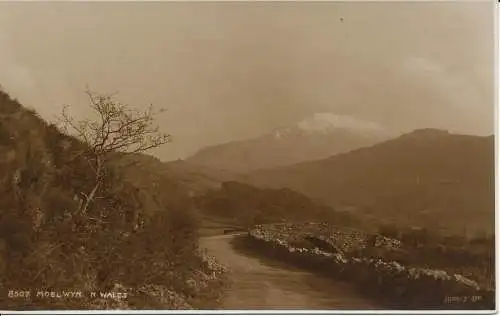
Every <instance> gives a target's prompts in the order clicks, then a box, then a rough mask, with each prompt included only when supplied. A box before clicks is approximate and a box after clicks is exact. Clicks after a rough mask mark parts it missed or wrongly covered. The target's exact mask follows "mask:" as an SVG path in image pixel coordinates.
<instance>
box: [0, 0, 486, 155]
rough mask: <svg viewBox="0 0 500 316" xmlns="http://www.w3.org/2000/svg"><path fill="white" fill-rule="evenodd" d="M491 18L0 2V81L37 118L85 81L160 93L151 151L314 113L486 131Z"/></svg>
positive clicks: (140, 101)
mask: <svg viewBox="0 0 500 316" xmlns="http://www.w3.org/2000/svg"><path fill="white" fill-rule="evenodd" d="M341 18H342V19H341ZM493 21H494V20H493V10H492V5H491V2H490V1H463V2H461V1H422V2H418V1H411V2H378V1H375V2H358V1H346V2H266V3H263V2H258V3H257V2H190V1H183V2H161V1H159V2H41V3H39V2H37V3H33V2H2V3H0V68H1V69H2V72H1V73H0V84H1V85H2V86H3V87H4V88H5V89H6V90H7V91H9V93H10V94H11V95H12V96H13V97H16V98H18V99H19V100H20V101H21V102H22V103H23V104H25V105H26V106H28V107H33V108H35V109H36V110H37V112H38V113H40V115H41V116H42V117H44V118H46V119H49V120H52V119H53V115H54V114H58V113H60V109H61V106H62V105H63V104H69V105H71V106H72V108H71V110H72V113H73V114H74V115H75V116H78V117H84V116H86V114H88V112H87V111H86V108H85V106H86V104H87V99H86V95H85V94H84V90H85V86H86V85H87V84H88V85H89V86H90V88H92V89H93V90H95V91H98V92H102V93H115V92H118V94H117V97H118V98H119V99H120V100H122V101H124V102H129V103H131V104H132V105H134V106H143V105H144V106H147V105H149V103H153V104H154V105H156V106H158V107H165V108H167V109H168V111H167V112H166V113H165V114H164V115H162V116H160V117H159V118H158V122H159V123H160V124H161V125H162V126H163V127H164V128H165V130H166V131H167V132H169V133H171V134H172V135H173V142H172V144H170V145H169V146H167V147H166V148H164V149H159V150H157V151H154V152H153V153H154V154H155V155H156V156H157V157H159V158H161V159H162V160H175V159H177V158H185V157H188V156H189V155H192V154H194V153H195V152H196V151H197V150H199V149H200V148H203V147H206V146H210V145H216V144H220V143H226V142H232V141H238V140H243V139H249V138H255V137H259V136H261V135H263V134H265V133H268V132H269V131H271V130H272V129H273V128H275V127H279V126H288V125H291V124H293V123H295V122H297V121H300V120H302V119H303V118H305V117H309V116H312V115H314V113H335V114H338V115H347V116H350V117H355V118H359V119H366V120H370V121H376V122H379V123H380V124H382V125H383V126H386V127H388V128H391V129H395V130H398V131H404V132H407V131H411V130H414V129H416V128H426V127H435V128H442V129H447V130H450V131H453V132H459V133H467V134H479V135H487V134H491V133H492V131H493V126H494V124H493V122H494V120H493V113H494V112H493V100H494V87H495V86H494V84H493V83H494V73H493V69H494V58H493V57H494V54H493V52H494V42H495V41H494V23H493ZM28 22H29V23H28Z"/></svg>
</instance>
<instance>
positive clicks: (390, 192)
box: [245, 129, 495, 232]
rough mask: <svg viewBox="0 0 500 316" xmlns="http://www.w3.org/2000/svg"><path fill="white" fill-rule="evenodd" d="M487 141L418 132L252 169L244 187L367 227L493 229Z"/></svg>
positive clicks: (491, 163) (491, 162) (490, 157)
mask: <svg viewBox="0 0 500 316" xmlns="http://www.w3.org/2000/svg"><path fill="white" fill-rule="evenodd" d="M494 167H495V164H494V137H493V136H488V137H481V136H470V135H456V134H450V133H448V132H447V131H442V130H436V129H421V130H416V131H414V132H411V133H408V134H404V135H402V136H400V137H397V138H395V139H392V140H389V141H386V142H383V143H379V144H376V145H374V146H371V147H365V148H360V149H357V150H353V151H351V152H348V153H343V154H339V155H335V156H333V157H330V158H327V159H321V160H316V161H311V162H305V163H300V164H295V165H292V166H285V167H278V168H273V169H265V170H258V171H255V172H251V173H249V174H248V175H247V178H246V180H245V181H247V182H249V183H251V184H254V185H259V186H264V187H272V188H280V187H287V188H290V189H293V190H297V191H299V192H302V193H304V194H306V195H308V196H310V197H312V198H315V199H318V200H321V201H323V202H325V203H327V204H329V205H332V206H334V207H337V208H339V209H350V210H352V211H354V212H357V213H358V215H359V214H363V215H364V216H368V217H370V218H371V219H372V220H373V221H397V222H398V223H405V224H408V225H421V226H425V227H433V228H441V229H451V230H453V231H454V232H463V231H464V230H465V231H466V232H471V231H478V230H483V229H486V230H489V231H491V230H492V229H493V228H494V174H495V173H494V171H495V169H494Z"/></svg>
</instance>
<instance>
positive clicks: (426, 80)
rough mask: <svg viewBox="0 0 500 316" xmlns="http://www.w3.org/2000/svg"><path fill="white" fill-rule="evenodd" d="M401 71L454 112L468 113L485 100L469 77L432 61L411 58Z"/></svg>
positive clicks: (406, 61) (404, 63)
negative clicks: (436, 96)
mask: <svg viewBox="0 0 500 316" xmlns="http://www.w3.org/2000/svg"><path fill="white" fill-rule="evenodd" d="M402 70H403V72H404V73H405V74H406V75H409V76H410V78H412V79H413V80H416V81H418V82H419V83H420V84H422V85H424V86H425V88H426V89H428V90H429V91H432V92H433V93H436V94H437V95H439V96H440V98H441V99H442V100H444V101H446V105H448V106H451V107H452V108H453V109H454V110H459V111H467V112H468V113H470V110H474V109H475V108H477V106H478V105H479V103H480V102H481V101H482V100H484V99H485V98H484V96H483V95H482V94H481V92H480V89H479V87H478V86H477V85H476V84H475V83H474V82H473V81H471V79H469V78H470V77H467V76H465V75H464V74H461V73H458V72H452V71H450V70H448V69H446V68H445V67H444V66H443V65H442V64H440V63H437V62H435V61H433V60H430V59H427V58H423V57H411V58H408V59H406V60H405V61H404V62H403V67H402Z"/></svg>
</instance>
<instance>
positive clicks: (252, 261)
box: [200, 234, 378, 310]
mask: <svg viewBox="0 0 500 316" xmlns="http://www.w3.org/2000/svg"><path fill="white" fill-rule="evenodd" d="M238 235H240V234H231V235H217V236H210V237H203V238H201V240H200V245H201V247H202V248H205V249H207V252H208V253H209V254H210V255H212V256H215V257H216V258H217V260H218V261H219V262H220V263H222V264H224V265H226V266H227V267H228V268H229V269H230V278H231V286H230V287H229V288H228V289H227V293H226V295H225V297H224V300H223V303H222V306H221V308H222V309H231V310H234V309H289V310H290V309H297V310H300V309H315V310H332V309H341V310H349V309H377V308H378V307H377V306H375V304H374V303H372V302H371V301H369V300H367V299H364V298H362V297H360V296H359V295H357V294H356V293H355V291H354V289H352V287H351V286H350V285H349V284H347V283H344V282H336V281H334V280H332V279H328V278H324V277H321V276H318V275H316V274H314V273H311V272H308V271H304V270H300V269H297V268H292V267H290V266H287V265H286V264H280V263H279V262H271V261H269V262H268V261H267V260H263V259H261V258H256V257H251V256H248V255H245V254H243V253H241V252H239V251H237V250H235V249H234V247H233V246H232V244H231V241H232V240H233V239H234V238H236V236H238Z"/></svg>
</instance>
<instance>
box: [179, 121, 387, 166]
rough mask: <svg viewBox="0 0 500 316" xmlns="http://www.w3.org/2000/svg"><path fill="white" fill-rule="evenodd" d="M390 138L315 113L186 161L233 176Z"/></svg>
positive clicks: (366, 125)
mask: <svg viewBox="0 0 500 316" xmlns="http://www.w3.org/2000/svg"><path fill="white" fill-rule="evenodd" d="M390 136H391V134H390V133H388V132H387V131H386V130H385V129H383V128H382V127H380V126H378V125H377V124H375V123H372V122H366V121H362V120H359V119H355V118H351V117H347V116H339V115H334V114H331V113H317V114H315V115H314V116H313V117H311V118H307V119H305V120H303V121H300V122H298V123H297V124H295V125H293V126H289V127H285V128H280V129H276V130H274V131H272V132H270V133H268V134H265V135H262V136H260V137H256V138H253V139H248V140H242V141H234V142H229V143H225V144H220V145H215V146H210V147H207V148H203V149H201V150H200V151H198V152H197V153H196V154H194V155H193V156H191V157H188V158H187V159H186V161H187V162H190V163H194V164H197V165H200V166H207V167H211V168H215V169H220V170H225V171H229V172H235V173H246V172H251V171H254V170H258V169H263V168H273V167H278V166H285V165H291V164H295V163H299V162H303V161H308V160H317V159H321V158H326V157H329V156H332V155H335V154H338V153H342V152H347V151H350V150H353V149H357V148H360V147H364V146H370V145H373V144H375V143H378V142H380V141H384V140H387V139H389V138H390Z"/></svg>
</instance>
